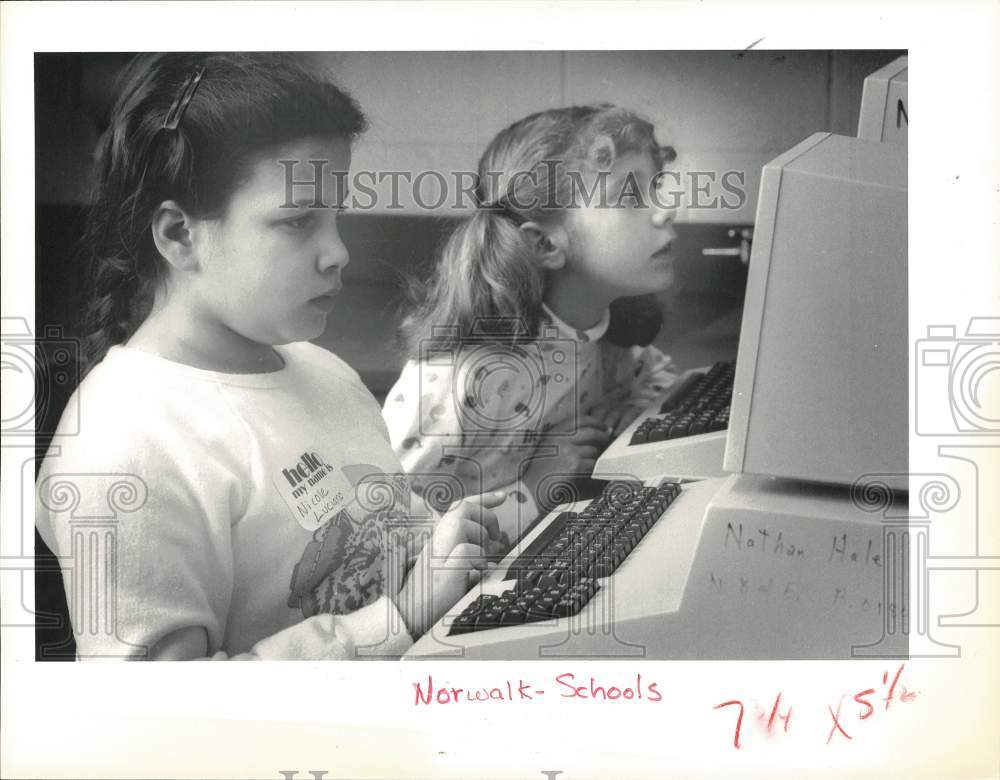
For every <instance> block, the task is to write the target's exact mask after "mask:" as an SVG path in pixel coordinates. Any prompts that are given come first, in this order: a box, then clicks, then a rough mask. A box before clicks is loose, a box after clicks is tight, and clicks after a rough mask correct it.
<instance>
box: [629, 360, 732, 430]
mask: <svg viewBox="0 0 1000 780" xmlns="http://www.w3.org/2000/svg"><path fill="white" fill-rule="evenodd" d="M735 370H736V361H734V360H730V361H720V362H718V363H716V364H715V365H713V366H712V368H711V369H709V370H708V371H707V372H705V373H703V374H699V373H690V374H688V375H687V376H685V377H684V379H683V380H681V381H680V382H679V383H678V385H676V386H675V388H674V389H672V392H671V393H670V395H669V396H668V397H667V398H666V400H665V401H664V402H663V403H662V404H661V406H660V414H658V415H653V416H650V417H647V418H646V419H644V420H643V421H642V422H641V423H640V425H639V427H638V428H636V429H635V431H633V433H632V437H631V439H630V440H629V444H630V445H636V444H649V443H650V442H657V441H666V440H667V439H677V438H680V437H682V436H692V435H696V434H699V433H709V432H711V431H723V430H725V429H726V428H727V427H728V425H729V403H730V400H731V399H732V396H733V375H734V373H735Z"/></svg>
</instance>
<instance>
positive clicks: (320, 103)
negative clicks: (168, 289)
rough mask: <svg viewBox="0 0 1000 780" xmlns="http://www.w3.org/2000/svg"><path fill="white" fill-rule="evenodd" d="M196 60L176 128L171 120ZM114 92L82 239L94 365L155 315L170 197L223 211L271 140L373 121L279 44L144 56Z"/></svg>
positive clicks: (195, 210)
mask: <svg viewBox="0 0 1000 780" xmlns="http://www.w3.org/2000/svg"><path fill="white" fill-rule="evenodd" d="M199 68H203V69H204V73H203V76H202V78H201V80H200V82H199V83H198V86H197V89H196V91H194V93H193V96H192V97H191V99H190V102H189V103H187V104H186V106H185V108H184V111H183V113H182V115H181V119H180V121H179V122H178V123H177V125H176V128H173V127H164V120H165V119H166V118H167V115H168V113H169V112H170V111H171V108H172V107H173V108H176V103H177V98H178V96H179V95H180V94H182V93H183V92H184V90H185V88H186V87H189V86H190V85H191V83H192V75H193V74H194V73H195V71H196V70H197V69H199ZM116 92H117V100H116V103H115V105H114V108H113V109H112V112H111V118H110V124H109V127H108V129H107V131H106V132H105V134H104V137H103V138H102V139H101V142H100V144H99V147H98V154H97V176H96V188H95V192H94V196H93V201H92V205H91V207H90V210H89V213H88V218H87V225H86V228H85V231H84V240H83V249H84V252H85V254H86V256H87V259H88V262H89V263H90V267H91V270H90V289H89V293H90V295H89V305H88V308H87V312H86V314H85V318H84V332H85V333H86V334H87V335H86V337H85V341H84V347H83V353H84V361H85V366H86V368H87V369H89V368H91V367H92V366H93V365H94V364H96V363H97V362H99V361H100V360H101V359H102V358H103V356H104V354H105V353H106V352H107V350H108V349H109V348H110V347H111V346H112V345H114V344H120V343H123V342H124V341H127V340H128V338H129V337H131V335H132V333H134V332H135V329H136V328H137V327H138V326H139V325H140V324H141V323H142V321H143V319H145V317H146V316H147V315H148V313H149V310H150V307H151V305H152V301H153V296H154V293H155V291H156V287H157V285H158V284H159V283H160V282H161V280H162V275H163V262H162V259H161V258H160V256H159V253H158V252H157V250H156V246H155V244H154V242H153V236H152V229H151V226H152V220H153V216H154V215H155V213H156V210H157V208H158V207H159V205H160V204H161V203H162V202H163V201H165V200H175V201H177V202H178V203H179V204H181V205H182V206H183V207H184V208H185V209H186V210H187V211H188V212H189V213H191V214H192V215H193V216H196V217H200V218H213V217H217V216H221V215H222V214H223V213H224V211H225V208H226V204H227V203H228V201H229V198H230V196H231V195H232V194H233V192H234V191H235V190H236V189H237V188H238V187H239V185H240V184H241V183H243V181H244V180H245V177H246V176H248V174H249V170H250V168H251V167H252V165H253V164H254V162H255V161H256V160H257V159H259V155H261V154H263V153H264V152H266V151H267V150H269V149H273V148H275V147H277V146H279V145H282V144H286V143H290V142H294V141H296V140H299V139H302V138H306V137H313V136H317V137H324V138H344V139H346V140H348V141H353V140H354V139H355V138H356V137H357V136H358V135H359V134H360V133H362V132H363V131H364V129H365V127H366V122H365V118H364V115H363V114H362V112H361V109H360V107H359V106H358V104H357V103H356V102H355V101H354V100H353V99H352V98H351V97H350V96H349V95H348V94H347V93H345V92H343V91H342V90H340V89H339V88H337V87H336V86H334V85H333V84H331V83H330V82H329V81H327V80H325V79H324V78H322V77H321V76H320V75H319V74H317V73H315V72H313V71H311V70H310V69H308V68H306V67H304V66H303V65H302V64H301V63H300V62H299V61H297V60H295V59H293V58H292V57H290V56H288V55H281V54H270V53H258V54H242V53H214V54H213V53H190V54H188V53H185V54H170V53H166V54H164V53H161V54H146V55H139V56H138V57H136V58H134V59H133V60H132V61H131V62H130V63H129V65H128V66H127V67H126V69H125V71H124V72H123V73H122V75H121V77H120V78H119V82H118V84H117V87H116Z"/></svg>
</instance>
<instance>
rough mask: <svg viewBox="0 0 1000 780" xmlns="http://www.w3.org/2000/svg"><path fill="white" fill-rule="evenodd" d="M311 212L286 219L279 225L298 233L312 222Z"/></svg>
mask: <svg viewBox="0 0 1000 780" xmlns="http://www.w3.org/2000/svg"><path fill="white" fill-rule="evenodd" d="M312 219H313V218H312V214H304V215H303V216H301V217H295V219H286V220H285V221H284V222H282V223H281V226H282V227H284V228H287V229H288V230H291V231H292V232H293V233H298V232H301V231H303V230H305V229H306V228H308V227H309V226H310V225H311V224H312Z"/></svg>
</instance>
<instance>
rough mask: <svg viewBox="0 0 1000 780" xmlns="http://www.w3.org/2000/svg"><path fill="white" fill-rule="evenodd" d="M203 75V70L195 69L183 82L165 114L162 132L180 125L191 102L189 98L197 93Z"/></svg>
mask: <svg viewBox="0 0 1000 780" xmlns="http://www.w3.org/2000/svg"><path fill="white" fill-rule="evenodd" d="M204 75H205V69H204V68H202V67H197V68H195V69H194V71H193V72H192V73H191V75H190V76H188V77H187V79H186V80H185V81H184V86H183V87H181V91H180V93H179V94H178V95H177V98H176V99H175V100H174V102H173V105H171V106H170V110H169V111H168V112H167V116H166V118H165V119H164V120H163V129H164V130H176V129H177V125H179V124H180V122H181V119H182V118H183V117H184V112H185V111H187V107H188V103H190V102H191V98H193V97H194V93H195V92H197V91H198V85H199V84H200V83H201V77H202V76H204Z"/></svg>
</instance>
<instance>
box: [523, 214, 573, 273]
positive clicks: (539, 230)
mask: <svg viewBox="0 0 1000 780" xmlns="http://www.w3.org/2000/svg"><path fill="white" fill-rule="evenodd" d="M520 230H521V233H523V234H524V236H525V238H527V239H528V242H529V243H530V244H531V248H532V249H534V250H535V259H536V260H537V261H538V265H539V266H540V267H541V268H543V269H545V270H546V271H555V270H558V269H559V268H562V267H563V266H564V265H566V254H567V251H568V250H569V240H568V239H569V236H568V235H567V234H566V230H565V229H564V228H563V227H562V226H561V225H555V226H553V227H543V226H542V225H540V224H538V223H537V222H524V223H522V224H521V226H520Z"/></svg>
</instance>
